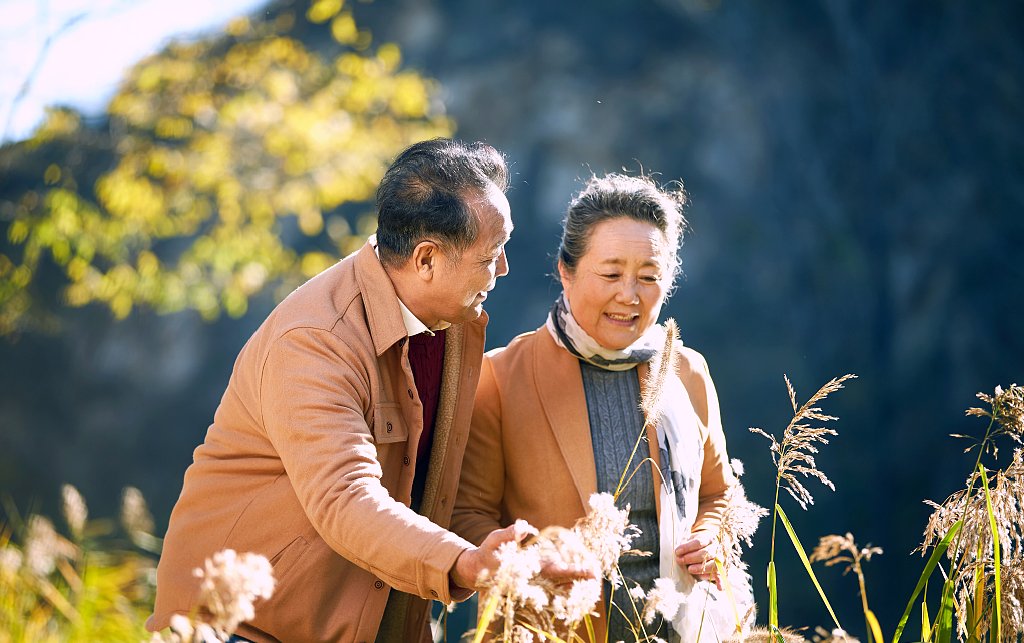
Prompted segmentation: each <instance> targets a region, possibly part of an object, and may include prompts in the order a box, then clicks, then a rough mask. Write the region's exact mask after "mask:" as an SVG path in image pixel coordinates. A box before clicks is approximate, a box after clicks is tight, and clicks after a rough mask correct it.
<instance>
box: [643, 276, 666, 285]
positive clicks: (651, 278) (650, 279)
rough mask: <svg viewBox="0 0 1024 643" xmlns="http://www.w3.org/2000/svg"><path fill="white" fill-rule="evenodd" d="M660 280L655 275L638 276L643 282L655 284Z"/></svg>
mask: <svg viewBox="0 0 1024 643" xmlns="http://www.w3.org/2000/svg"><path fill="white" fill-rule="evenodd" d="M660 280H661V277H659V276H657V275H641V276H640V281H642V282H644V283H645V284H656V283H658V282H659V281H660Z"/></svg>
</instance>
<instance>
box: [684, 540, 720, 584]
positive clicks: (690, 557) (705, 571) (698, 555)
mask: <svg viewBox="0 0 1024 643" xmlns="http://www.w3.org/2000/svg"><path fill="white" fill-rule="evenodd" d="M717 550H718V547H717V544H716V543H715V538H714V536H713V535H712V534H711V533H709V532H706V531H699V532H697V533H695V534H693V535H692V536H691V537H690V539H689V540H686V541H684V542H682V543H680V544H679V546H678V547H676V552H675V553H676V564H677V565H679V567H680V568H681V569H685V570H686V571H688V572H690V573H691V574H693V576H694V578H696V579H697V580H706V581H714V583H715V584H716V585H718V589H722V580H721V579H720V578H718V568H717V567H716V566H715V556H716V555H717Z"/></svg>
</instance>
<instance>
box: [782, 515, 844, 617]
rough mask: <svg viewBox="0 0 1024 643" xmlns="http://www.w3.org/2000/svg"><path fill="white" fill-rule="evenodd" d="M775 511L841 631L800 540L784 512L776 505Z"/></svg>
mask: <svg viewBox="0 0 1024 643" xmlns="http://www.w3.org/2000/svg"><path fill="white" fill-rule="evenodd" d="M775 509H776V511H778V512H779V518H782V524H783V525H785V527H786V531H787V532H788V533H789V539H790V540H792V541H793V547H794V548H795V549H796V553H797V554H799V556H800V560H801V561H802V562H803V564H804V568H805V569H806V570H807V575H808V576H810V577H811V580H812V581H813V582H814V587H815V588H817V590H818V594H819V595H820V596H821V600H822V601H824V603H825V607H827V608H828V613H829V614H830V615H831V616H832V622H833V623H835V624H836V627H838V628H839V629H843V626H842V625H840V624H839V619H837V618H836V613H835V611H833V610H832V606H831V605H830V604H829V602H828V598H827V597H826V596H825V590H823V589H822V588H821V584H820V583H819V582H818V579H817V577H815V575H814V570H813V569H811V561H809V560H807V553H806V552H805V551H804V546H803V545H801V544H800V539H799V538H797V537H796V531H794V530H793V525H791V524H789V518H788V517H787V516H786V512H785V511H783V510H782V507H780V506H779V505H777V504H776V505H775Z"/></svg>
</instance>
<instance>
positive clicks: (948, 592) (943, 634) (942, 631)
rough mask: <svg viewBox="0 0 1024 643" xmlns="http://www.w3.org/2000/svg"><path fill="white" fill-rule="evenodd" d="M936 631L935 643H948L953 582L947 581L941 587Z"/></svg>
mask: <svg viewBox="0 0 1024 643" xmlns="http://www.w3.org/2000/svg"><path fill="white" fill-rule="evenodd" d="M936 622H937V625H938V630H937V631H936V632H935V643H949V641H950V638H952V635H953V580H952V579H950V580H947V581H946V584H945V585H944V586H943V587H942V604H941V605H939V614H938V616H936Z"/></svg>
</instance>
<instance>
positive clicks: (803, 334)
mask: <svg viewBox="0 0 1024 643" xmlns="http://www.w3.org/2000/svg"><path fill="white" fill-rule="evenodd" d="M142 4H147V3H139V4H137V5H130V4H128V3H125V2H120V3H119V2H109V1H108V2H104V3H91V4H89V3H81V6H80V7H75V6H70V5H69V6H70V8H69V7H61V6H60V4H59V3H56V2H54V3H52V5H51V4H50V3H46V2H27V1H24V0H19V1H11V0H6V1H4V2H0V31H2V33H3V36H2V39H3V41H4V46H3V48H2V49H0V52H2V56H3V65H2V66H3V68H4V71H3V75H2V76H0V81H2V83H3V94H2V99H3V104H2V105H0V127H3V128H4V129H3V137H4V143H3V147H0V232H2V235H0V489H2V494H3V495H4V496H6V497H8V498H10V499H11V500H13V501H14V504H15V505H17V506H18V507H20V508H22V509H28V508H35V509H38V510H40V511H43V512H46V513H50V514H51V515H56V513H57V507H58V505H59V488H60V485H61V484H62V483H64V482H69V483H72V484H74V485H76V486H77V487H78V488H79V489H80V490H81V491H82V493H83V495H84V496H85V498H86V499H87V501H88V502H89V506H90V509H91V510H92V513H93V514H95V515H104V514H107V515H113V514H114V513H115V512H116V511H117V504H118V501H119V494H120V490H121V488H122V487H124V486H126V485H134V486H137V487H139V488H140V489H141V490H142V491H143V493H144V494H145V496H146V498H147V499H148V500H149V502H150V505H151V508H152V510H153V513H154V515H155V517H156V521H157V523H158V527H157V532H158V533H162V531H163V528H164V527H165V526H166V520H167V517H168V515H169V513H170V509H171V507H172V506H173V503H174V501H175V500H176V498H177V495H178V493H179V491H180V486H181V478H182V474H183V473H184V470H185V468H186V467H187V466H188V464H189V463H190V462H191V453H192V449H193V448H194V447H195V446H196V445H197V444H198V443H199V442H201V441H202V439H203V436H204V434H205V431H206V427H207V426H208V424H209V422H210V420H211V419H212V415H213V411H214V409H215V407H216V405H217V403H218V402H219V399H220V396H221V394H222V392H223V390H224V386H225V384H226V383H227V379H228V376H229V374H230V370H231V366H232V363H233V360H234V358H235V356H236V354H237V353H238V351H239V349H240V348H241V346H242V344H243V343H244V342H245V341H246V339H247V338H248V337H249V335H250V334H251V333H252V332H253V331H254V330H255V329H256V327H257V326H258V325H259V324H260V322H261V321H262V320H263V318H264V317H265V316H266V315H267V313H268V312H269V311H270V310H271V309H272V307H273V306H274V304H275V303H276V302H277V301H279V300H280V299H281V298H282V297H283V296H284V295H285V294H286V293H287V292H289V291H290V290H291V289H292V288H294V287H295V286H296V285H297V284H299V283H301V282H302V281H303V280H304V279H306V278H308V277H309V276H311V275H313V274H316V273H317V272H318V271H319V270H322V269H323V268H324V267H326V266H328V265H330V264H331V263H333V262H334V261H336V260H337V259H338V258H339V257H340V256H343V255H344V254H347V253H348V252H350V251H352V250H353V249H354V248H357V247H358V246H359V245H360V244H361V243H362V241H363V240H364V239H365V236H366V235H367V234H369V233H370V232H372V229H373V222H372V213H373V207H372V194H373V189H374V187H375V185H376V182H377V181H378V179H379V178H380V176H381V174H382V172H383V169H384V168H385V167H386V166H387V164H388V162H389V161H390V159H391V158H392V157H393V156H394V155H395V153H396V152H397V151H399V150H400V149H402V148H403V147H404V146H405V145H407V144H408V143H411V142H413V141H415V140H419V139H422V138H427V137H432V136H437V135H452V134H453V135H455V136H457V137H459V138H463V139H468V140H484V141H487V142H488V143H491V144H492V145H494V146H496V147H497V148H499V149H500V150H502V151H503V152H504V153H505V154H506V155H507V157H508V160H509V163H510V167H511V170H512V186H511V189H510V190H509V194H508V196H509V200H510V202H511V205H512V211H513V217H514V219H515V223H516V231H515V234H514V235H513V237H512V241H511V243H510V244H509V246H508V256H509V260H510V263H511V273H510V275H509V276H508V277H506V278H504V279H503V280H501V281H500V282H499V284H498V287H497V289H496V290H495V292H494V293H493V295H492V296H491V297H489V298H488V306H487V308H488V311H489V313H490V315H491V324H490V326H489V327H488V340H487V345H488V347H489V348H493V347H496V346H501V345H503V344H505V343H507V342H508V341H509V340H510V339H511V338H512V337H514V336H515V335H516V334H518V333H521V332H524V331H527V330H531V329H534V328H536V327H537V326H539V325H540V324H541V323H542V322H543V319H544V315H545V314H546V311H547V309H548V307H549V305H550V303H551V301H552V299H553V298H554V297H555V296H556V294H557V293H558V292H559V289H558V287H557V286H556V283H555V281H554V280H553V278H552V277H551V274H552V272H553V257H554V253H555V249H556V247H557V243H558V238H559V230H560V220H561V217H562V216H563V214H564V211H565V207H566V204H567V202H568V200H569V198H570V196H571V195H572V194H573V193H574V192H575V191H576V190H578V189H579V187H580V186H581V180H582V179H585V178H586V177H588V176H589V175H590V174H591V173H597V174H601V173H604V172H608V171H621V170H626V171H630V172H639V171H643V172H653V173H656V174H657V177H658V178H659V179H660V180H662V181H665V182H667V181H671V180H677V179H678V180H682V181H683V182H684V184H685V186H686V189H687V191H688V192H689V194H690V197H691V204H690V206H689V209H688V211H687V216H688V218H689V221H690V224H691V232H690V233H689V234H688V236H687V238H686V241H685V244H684V247H683V251H682V258H683V271H684V272H683V275H682V277H681V278H680V281H679V283H678V288H677V290H676V292H675V294H674V295H673V297H672V299H671V301H670V302H669V304H668V306H667V307H666V309H665V312H664V314H665V315H666V316H672V317H675V319H676V320H677V321H678V322H679V324H680V326H681V332H682V337H683V340H684V341H685V342H686V343H687V344H688V345H690V346H692V347H694V348H696V349H697V350H699V351H701V352H702V353H703V354H704V355H705V356H706V357H707V359H708V362H709V364H710V367H711V372H712V375H713V376H714V379H715V382H716V384H717V387H718V392H719V396H720V399H721V405H722V411H723V415H724V419H725V423H726V435H727V438H728V443H729V450H730V453H731V455H732V456H733V457H738V458H740V459H742V460H743V461H744V462H745V464H746V469H747V473H746V475H745V477H744V482H745V484H746V486H747V490H748V495H749V496H750V497H751V498H752V499H753V500H754V501H756V502H759V503H760V504H763V505H765V506H768V505H770V504H771V502H772V499H773V492H774V489H773V486H774V465H773V464H772V461H771V457H770V454H769V452H768V449H767V445H766V441H765V440H764V439H763V438H761V437H759V436H757V435H754V434H752V433H750V432H748V431H747V428H748V427H751V426H758V427H762V428H764V429H765V430H768V431H771V432H775V433H780V432H781V430H782V429H783V427H785V425H786V423H787V422H788V420H789V418H790V415H791V409H790V407H789V400H788V397H787V394H786V388H785V384H784V381H783V374H784V373H786V374H788V375H789V377H790V379H791V380H792V381H793V384H794V385H795V387H796V390H797V396H798V399H799V400H804V399H806V398H807V397H809V396H810V395H811V394H812V393H813V392H814V391H815V390H817V388H818V387H819V386H821V385H822V384H824V383H825V382H826V381H827V380H828V379H830V378H831V377H833V376H838V375H841V374H843V373H856V374H857V375H859V379H857V380H854V381H852V382H850V383H849V385H848V388H847V389H846V390H844V391H841V392H839V393H837V394H835V395H834V396H833V397H832V398H830V399H829V400H828V401H827V402H826V403H825V405H824V408H825V410H826V411H827V412H829V413H832V414H833V415H838V416H839V417H840V418H841V420H840V422H839V423H838V424H837V428H838V430H839V436H838V437H836V438H835V439H834V440H833V441H832V443H831V444H830V445H828V446H827V447H825V448H824V449H823V451H822V453H821V454H820V457H819V459H818V464H819V466H820V468H821V469H822V470H823V471H825V472H826V473H827V474H828V475H829V476H830V477H831V478H832V480H833V481H834V482H835V484H836V490H835V491H834V492H832V491H829V490H827V489H825V488H823V487H821V486H820V485H817V483H816V482H811V483H809V484H808V487H809V488H810V489H811V491H812V493H813V494H814V496H815V499H816V503H815V504H814V506H812V507H810V508H809V511H807V512H802V511H800V510H799V509H798V508H797V506H796V505H795V504H794V503H792V502H791V501H790V499H789V498H788V497H783V500H782V503H783V506H784V508H785V509H786V510H787V512H788V514H789V515H790V517H791V518H792V520H793V522H794V525H795V527H796V530H797V532H798V533H799V534H800V535H801V538H802V539H803V540H804V544H805V546H807V547H808V548H810V547H813V545H814V544H815V543H816V542H817V539H818V537H819V536H822V535H825V534H831V533H840V534H841V533H845V532H847V531H850V532H853V534H854V535H855V537H856V538H857V540H858V542H860V543H861V544H862V545H866V544H867V543H869V542H870V543H871V544H873V545H876V546H880V547H883V548H884V549H885V554H884V555H883V556H882V557H881V558H878V559H873V560H872V562H871V563H869V564H868V565H867V583H868V585H867V587H868V594H869V598H870V601H871V605H872V607H873V609H874V610H875V612H876V613H877V615H878V617H879V620H880V621H881V624H882V628H883V630H884V631H885V632H886V633H887V635H889V634H890V633H891V632H892V630H893V628H894V626H895V624H896V622H897V620H898V618H899V615H900V613H901V612H902V611H903V608H904V606H905V605H906V601H907V600H908V598H909V596H910V593H911V591H912V589H913V587H914V585H915V583H916V581H917V578H918V575H919V573H920V570H921V568H922V566H923V561H922V559H921V558H920V556H919V555H916V554H912V553H911V551H912V550H913V549H914V547H915V546H916V545H917V544H918V543H919V542H920V540H921V534H922V531H923V529H924V526H925V521H926V519H927V516H928V515H929V513H930V511H929V509H928V507H926V506H925V505H924V504H923V502H922V501H923V500H924V499H932V500H936V501H941V500H942V499H944V498H945V497H946V496H947V495H948V494H949V493H951V492H953V491H955V490H956V489H958V488H961V485H962V484H963V481H964V479H965V478H966V476H967V474H968V473H969V471H970V468H971V466H972V465H973V462H974V460H973V456H965V455H964V454H963V449H964V447H965V446H966V444H964V443H963V442H962V441H957V440H955V439H953V438H951V437H949V434H951V433H974V434H977V433H979V432H983V431H984V424H982V423H980V422H979V421H977V420H976V419H972V418H965V417H964V416H963V412H964V409H966V408H967V407H969V406H974V405H975V402H976V401H975V399H974V394H975V392H977V391H987V392H991V390H992V389H993V388H994V387H995V386H996V385H997V384H1002V385H1007V384H1010V383H1013V382H1019V381H1020V380H1021V379H1022V367H1024V334H1022V332H1021V321H1020V315H1021V312H1022V311H1024V303H1022V298H1021V295H1022V294H1024V262H1022V259H1024V254H1022V250H1021V248H1022V246H1024V208H1022V206H1024V39H1021V37H1020V35H1021V33H1022V32H1021V28H1022V26H1024V5H1022V4H1021V3H1020V2H1016V1H1010V0H1007V1H993V2H986V3H971V2H965V1H962V0H946V1H941V2H936V1H932V0H927V1H926V0H919V1H911V0H908V1H905V2H885V1H875V2H851V1H848V0H794V1H791V2H785V3H763V2H750V1H739V0H736V1H729V0H725V1H722V2H716V1H712V0H633V1H626V0H589V1H587V2H583V1H581V0H566V1H564V2H541V1H534V0H523V1H521V2H516V3H507V2H499V1H498V0H444V1H442V0H387V1H385V0H378V2H375V3H363V2H359V3H354V4H353V3H345V4H342V3H341V2H340V0H312V2H300V1H298V0H296V1H276V2H270V3H261V2H258V1H255V0H253V1H249V2H237V3H234V4H230V3H222V4H223V5H224V6H221V7H220V8H219V9H218V10H217V11H213V12H210V13H204V14H200V13H199V9H195V10H194V11H193V10H192V9H191V8H190V7H189V4H188V3H184V2H178V3H173V6H172V3H160V4H161V5H163V6H164V7H165V9H164V11H165V13H164V14H159V13H154V14H144V15H131V14H130V13H129V12H130V11H135V10H137V9H138V6H141V5H142ZM148 4H154V3H153V2H150V3H148ZM168 7H169V8H170V10H169V11H168ZM183 16H184V17H188V18H189V19H190V20H191V22H187V21H182V22H178V21H179V20H181V19H182V17H183ZM114 20H117V21H118V22H116V23H114V22H111V21H114ZM104 25H107V28H106V29H105V30H104V29H103V26H104ZM112 25H113V26H112ZM154 25H156V26H159V27H161V29H158V30H153V31H150V28H151V27H153V26H154ZM87 29H89V30H92V31H87ZM139 34H143V36H141V37H140V38H141V39H140V41H139V43H137V44H136V45H135V46H136V47H137V49H135V50H132V52H129V53H125V54H122V55H121V56H122V57H121V58H119V59H118V60H120V62H114V63H109V62H107V61H106V60H105V59H104V58H103V52H107V51H109V50H110V49H111V48H113V47H115V46H119V45H122V44H125V42H124V41H127V40H130V39H131V38H132V37H134V36H138V35H139ZM26 35H28V36H30V38H29V39H28V40H25V37H26ZM168 37H172V39H171V40H166V38H168ZM75 39H77V40H75ZM62 43H64V44H62ZM61 48H63V49H61ZM62 51H63V53H62ZM93 63H95V67H96V70H97V72H98V70H99V69H100V67H101V66H103V65H106V66H107V67H111V66H112V68H113V69H114V72H113V74H114V75H113V76H111V78H112V79H111V80H107V81H104V80H102V79H101V78H99V77H98V76H97V77H95V78H94V79H93V77H92V76H90V73H91V69H92V66H93ZM109 73H110V72H108V74H109ZM53 79H56V80H61V79H63V80H75V81H76V84H75V87H74V88H73V90H72V88H65V89H58V90H57V91H56V94H53V93H52V92H51V93H50V94H47V93H46V89H47V88H48V87H50V86H51V85H52V84H53V83H54V82H55V81H54V80H53ZM90 79H92V80H90ZM62 92H63V93H62ZM44 104H45V105H47V110H46V112H45V113H44V112H43V111H42V106H43V105H44ZM1001 457H1002V458H1003V459H1004V460H1005V459H1006V458H1007V457H1008V453H1007V454H1003V455H1002V456H1001ZM1004 464H1005V462H1004ZM538 475H543V472H538ZM769 536H770V525H769V524H768V521H767V520H765V521H764V522H763V523H762V529H761V531H760V532H759V533H758V535H757V537H756V538H755V545H754V548H753V550H752V551H751V552H750V554H749V555H748V560H749V562H750V564H751V571H752V573H753V576H754V586H755V589H756V591H757V592H758V599H759V603H761V604H762V605H764V604H765V603H764V601H765V599H766V596H765V594H766V591H765V590H764V589H763V588H764V579H765V572H764V570H765V566H766V563H767V560H768V544H769ZM783 538H784V536H781V535H780V549H779V553H778V554H777V565H778V566H779V577H780V579H781V580H780V583H781V588H780V598H779V605H780V613H781V615H782V619H781V620H782V621H783V623H785V624H789V625H792V626H797V627H800V626H811V627H813V626H814V625H826V624H827V623H829V622H830V619H829V616H828V613H827V612H826V611H825V609H824V607H823V606H822V604H821V602H820V600H819V599H818V598H817V595H816V592H815V590H814V588H813V586H812V585H811V584H810V582H809V581H808V579H807V578H806V575H805V573H804V571H803V570H802V566H801V564H800V562H799V560H798V559H797V557H796V555H795V554H794V553H793V551H792V549H791V548H790V546H789V545H788V543H786V542H784V541H782V540H781V539H783ZM818 576H819V578H820V580H821V581H822V585H823V586H824V588H825V590H826V592H827V593H828V595H829V597H830V598H831V600H832V601H833V604H834V606H835V608H836V611H837V615H838V617H839V619H840V621H841V622H843V623H844V625H845V627H846V628H847V629H849V630H850V631H852V632H854V633H855V634H860V635H862V636H863V635H864V632H863V631H862V630H863V624H862V619H861V616H860V612H859V609H860V601H859V598H858V596H857V591H856V580H855V578H854V577H853V576H846V577H843V576H841V574H840V572H839V570H838V569H836V568H829V569H825V568H821V569H819V570H818ZM469 611H470V610H467V609H464V608H463V609H460V611H459V612H457V614H461V616H459V617H458V618H462V619H465V621H468V619H469V618H470V617H469V616H467V614H468V612H469ZM765 611H766V610H762V612H765ZM759 620H761V621H763V620H764V618H763V617H762V618H761V619H759ZM459 622H460V621H455V622H453V627H455V626H456V624H457V623H459ZM453 631H454V630H453Z"/></svg>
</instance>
